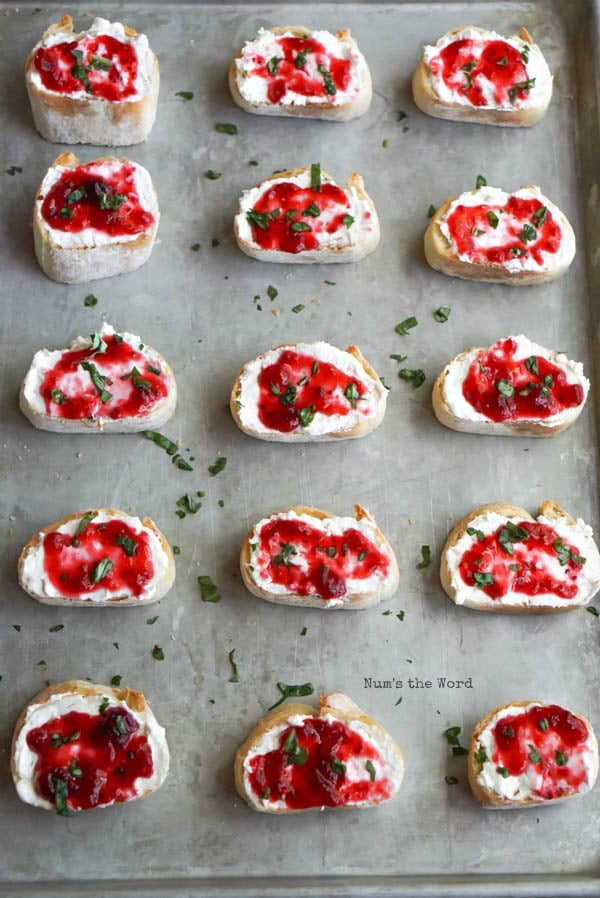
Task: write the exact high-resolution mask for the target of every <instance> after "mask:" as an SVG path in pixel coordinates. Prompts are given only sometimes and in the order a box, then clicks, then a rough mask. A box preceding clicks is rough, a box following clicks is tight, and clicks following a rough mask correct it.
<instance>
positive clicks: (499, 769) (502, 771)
mask: <svg viewBox="0 0 600 898" xmlns="http://www.w3.org/2000/svg"><path fill="white" fill-rule="evenodd" d="M496 773H499V774H500V776H501V777H503V779H508V777H509V776H510V773H509V772H508V770H507V769H506V767H496Z"/></svg>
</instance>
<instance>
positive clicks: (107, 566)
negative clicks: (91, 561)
mask: <svg viewBox="0 0 600 898" xmlns="http://www.w3.org/2000/svg"><path fill="white" fill-rule="evenodd" d="M113 567H114V565H113V563H112V561H111V560H110V558H101V559H100V561H99V562H98V564H97V565H96V566H95V567H94V570H93V571H92V576H91V581H92V583H94V584H96V583H100V581H101V580H103V579H104V578H105V577H106V575H107V574H109V573H110V572H111V571H112V569H113Z"/></svg>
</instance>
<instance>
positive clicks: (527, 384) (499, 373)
mask: <svg viewBox="0 0 600 898" xmlns="http://www.w3.org/2000/svg"><path fill="white" fill-rule="evenodd" d="M516 351H517V343H516V341H515V340H512V339H510V338H509V339H507V340H502V341H500V342H498V343H495V344H494V346H492V347H490V349H488V350H487V351H486V352H479V353H478V354H477V357H476V358H475V359H474V361H473V362H471V366H470V368H469V371H468V374H467V376H466V378H465V380H464V381H463V386H462V392H463V396H464V398H465V399H466V400H467V402H468V403H469V404H470V405H472V406H473V408H474V409H475V410H476V411H478V412H480V414H482V415H485V416H486V418H489V419H490V420H491V421H518V420H522V419H525V420H530V419H532V418H549V417H550V416H551V415H557V414H559V412H562V411H564V409H568V408H576V407H577V406H578V405H581V404H582V402H583V400H584V398H585V396H584V392H583V387H582V386H581V385H580V384H570V383H568V382H567V376H566V374H565V372H564V371H563V370H562V369H561V368H559V367H558V366H557V365H553V364H552V362H549V361H548V359H546V358H544V357H543V356H540V355H536V356H529V357H528V358H526V359H525V358H523V359H518V360H517V359H515V352H516ZM525 362H527V363H528V364H529V365H530V367H531V368H533V369H534V371H537V374H535V373H533V372H532V371H531V370H529V369H528V368H527V367H526V366H525ZM498 384H500V386H501V387H502V389H503V390H504V391H505V392H501V390H500V389H498ZM507 384H508V386H507ZM511 387H512V388H513V390H514V392H513V393H512V395H510V396H507V395H506V391H508V392H510V388H511Z"/></svg>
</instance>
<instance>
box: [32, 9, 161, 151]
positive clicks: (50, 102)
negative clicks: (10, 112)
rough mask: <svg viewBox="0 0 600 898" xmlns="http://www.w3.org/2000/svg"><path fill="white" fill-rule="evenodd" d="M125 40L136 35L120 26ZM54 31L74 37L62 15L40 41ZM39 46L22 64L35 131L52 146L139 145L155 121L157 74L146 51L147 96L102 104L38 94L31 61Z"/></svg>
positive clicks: (88, 99) (90, 98)
mask: <svg viewBox="0 0 600 898" xmlns="http://www.w3.org/2000/svg"><path fill="white" fill-rule="evenodd" d="M124 28H125V33H126V34H127V36H128V37H134V36H135V34H136V33H137V32H136V31H135V30H134V29H133V28H130V27H129V26H128V25H125V26H124ZM57 31H67V32H69V31H70V32H71V33H72V34H73V35H74V34H75V31H74V28H73V19H72V18H71V16H69V15H65V16H63V17H62V19H61V20H60V21H59V22H55V23H54V24H53V25H50V26H49V28H47V29H46V31H45V32H44V34H43V36H42V41H44V40H45V39H46V38H48V37H51V36H52V35H53V34H54V33H55V32H57ZM38 46H39V44H36V46H35V47H34V48H33V50H32V51H31V53H30V54H29V56H28V57H27V61H26V63H25V85H26V88H27V95H28V97H29V102H30V103H31V111H32V114H33V121H34V124H35V127H36V130H37V131H38V132H39V133H40V134H41V136H42V137H43V138H44V139H45V140H49V141H51V142H52V143H66V144H77V143H82V144H83V143H87V144H95V145H96V146H105V147H121V146H132V145H134V144H138V143H143V141H145V140H146V138H147V137H148V135H149V134H150V131H151V130H152V126H153V125H154V121H155V119H156V107H157V104H158V91H159V87H160V70H159V66H158V59H157V58H156V56H155V54H154V53H153V52H152V51H151V50H150V54H151V57H152V62H153V65H152V69H151V72H150V91H149V93H146V94H142V95H141V96H136V97H134V98H133V99H128V100H120V101H113V100H105V99H103V98H102V97H95V96H93V95H92V96H89V95H88V96H82V97H68V96H65V95H64V94H59V93H53V92H52V91H46V90H40V89H39V87H38V86H37V85H36V84H35V83H34V82H33V81H32V73H33V72H34V70H35V68H34V59H35V55H36V52H37V49H38Z"/></svg>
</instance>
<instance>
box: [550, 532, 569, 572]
mask: <svg viewBox="0 0 600 898" xmlns="http://www.w3.org/2000/svg"><path fill="white" fill-rule="evenodd" d="M552 548H553V549H554V550H555V552H556V554H557V555H558V561H559V564H560V565H561V567H564V566H565V565H566V564H568V563H569V561H570V559H571V550H570V549H569V547H568V546H565V544H564V542H563V541H562V539H560V537H559V538H558V539H557V540H555V541H554V542H553V544H552Z"/></svg>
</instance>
